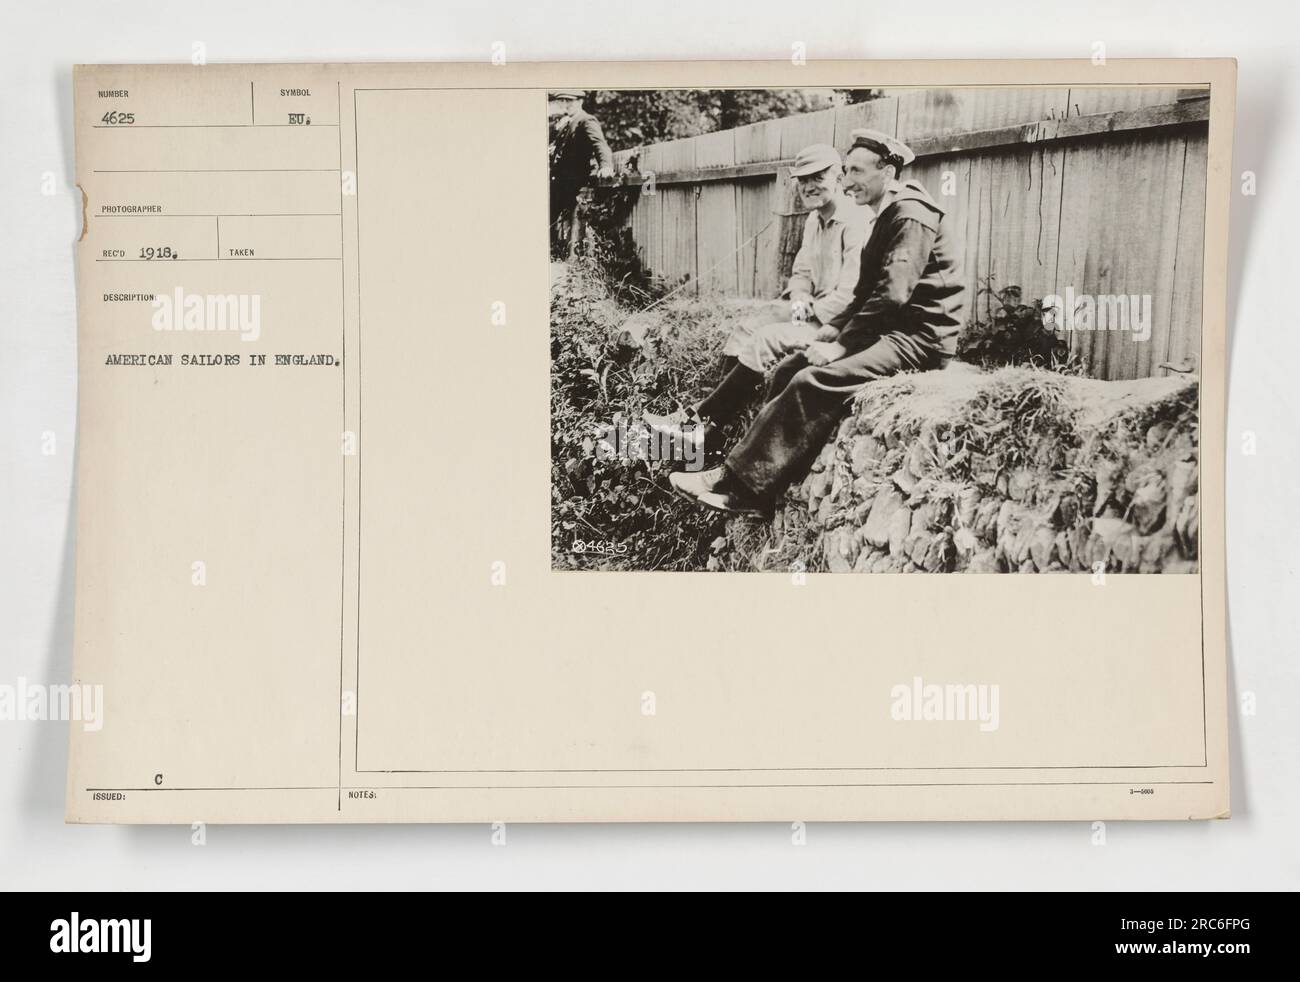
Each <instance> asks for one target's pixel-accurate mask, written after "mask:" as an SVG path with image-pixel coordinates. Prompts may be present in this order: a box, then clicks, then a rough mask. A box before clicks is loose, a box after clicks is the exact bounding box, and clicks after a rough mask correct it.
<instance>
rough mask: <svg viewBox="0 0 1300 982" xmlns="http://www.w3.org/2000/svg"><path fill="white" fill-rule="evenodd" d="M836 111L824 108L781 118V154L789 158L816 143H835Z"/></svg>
mask: <svg viewBox="0 0 1300 982" xmlns="http://www.w3.org/2000/svg"><path fill="white" fill-rule="evenodd" d="M835 112H836V111H835V110H834V109H822V110H820V111H819V112H815V113H800V114H798V115H797V116H787V117H785V119H783V120H781V156H782V157H783V158H785V159H787V160H788V159H790V158H792V157H794V155H795V154H797V153H798V152H799V151H800V150H802V149H803V148H804V147H807V146H811V145H812V144H814V143H830V144H834V142H835Z"/></svg>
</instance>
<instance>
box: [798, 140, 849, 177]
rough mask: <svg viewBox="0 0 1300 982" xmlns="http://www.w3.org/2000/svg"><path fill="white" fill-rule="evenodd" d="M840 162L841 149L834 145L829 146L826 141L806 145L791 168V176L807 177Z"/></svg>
mask: <svg viewBox="0 0 1300 982" xmlns="http://www.w3.org/2000/svg"><path fill="white" fill-rule="evenodd" d="M840 162H841V161H840V154H839V151H838V150H836V149H835V148H834V147H831V146H827V145H826V144H825V143H814V144H812V145H811V146H807V147H804V148H803V149H802V150H800V151H799V153H798V155H796V156H795V158H794V166H793V167H791V168H790V176H791V177H807V176H808V175H809V174H817V173H819V172H821V171H824V170H825V169H826V168H827V167H833V166H835V165H836V164H838V163H840Z"/></svg>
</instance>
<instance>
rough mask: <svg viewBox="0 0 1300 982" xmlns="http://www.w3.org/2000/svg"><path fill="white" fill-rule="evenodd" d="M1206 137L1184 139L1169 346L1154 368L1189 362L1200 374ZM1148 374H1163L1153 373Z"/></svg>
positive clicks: (1207, 150) (1206, 159)
mask: <svg viewBox="0 0 1300 982" xmlns="http://www.w3.org/2000/svg"><path fill="white" fill-rule="evenodd" d="M1206 139H1207V138H1206V134H1204V133H1201V134H1198V135H1195V136H1189V137H1188V138H1187V157H1186V160H1187V163H1186V165H1185V166H1184V168H1183V187H1182V201H1181V203H1180V205H1179V208H1178V250H1177V253H1176V254H1175V258H1174V285H1173V314H1172V316H1171V318H1170V324H1169V343H1168V344H1167V345H1166V347H1165V350H1164V353H1163V355H1160V353H1159V352H1157V364H1158V363H1159V362H1161V361H1164V362H1168V363H1170V364H1174V365H1177V364H1180V363H1183V362H1184V360H1185V359H1190V361H1191V363H1192V364H1193V365H1194V366H1195V370H1196V371H1197V372H1200V370H1201V317H1202V310H1201V306H1202V297H1201V283H1202V269H1203V267H1204V263H1205V171H1206V165H1207V163H1208V161H1209V148H1208V145H1207V142H1206ZM1152 374H1163V372H1158V371H1153V372H1152Z"/></svg>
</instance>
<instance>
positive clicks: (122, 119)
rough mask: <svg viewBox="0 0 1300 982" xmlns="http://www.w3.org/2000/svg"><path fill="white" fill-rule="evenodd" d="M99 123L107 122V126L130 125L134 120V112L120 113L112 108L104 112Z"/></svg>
mask: <svg viewBox="0 0 1300 982" xmlns="http://www.w3.org/2000/svg"><path fill="white" fill-rule="evenodd" d="M100 122H101V123H107V124H108V125H109V126H130V125H131V124H132V123H134V122H135V113H120V112H118V111H117V110H114V111H113V112H111V113H104V118H103V119H101V120H100Z"/></svg>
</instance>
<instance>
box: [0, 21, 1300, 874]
mask: <svg viewBox="0 0 1300 982" xmlns="http://www.w3.org/2000/svg"><path fill="white" fill-rule="evenodd" d="M921 12H923V13H921ZM1298 18H1300V15H1298V14H1297V8H1296V6H1295V5H1294V4H1293V3H1289V2H1288V3H1284V2H1281V0H1277V2H1273V3H1262V2H1256V3H1246V2H1236V3H1230V4H1228V3H1223V2H1221V0H1213V2H1209V0H1178V2H1143V3H1134V2H1132V0H1094V2H1090V3H1086V4H1081V3H1068V4H1060V5H1059V7H1057V8H1056V9H1053V5H1049V4H1045V3H1043V2H1042V0H1035V2H1020V3H1012V2H1005V0H1004V2H1001V3H999V2H996V0H979V2H973V0H927V2H925V3H923V4H906V3H898V2H889V3H880V2H874V0H871V2H863V0H859V2H853V3H848V2H827V0H812V2H808V3H804V4H791V3H789V2H772V0H739V2H735V0H733V2H730V3H706V2H703V0H693V2H691V3H685V4H680V5H678V4H663V3H654V4H637V5H633V4H623V3H617V2H611V0H601V2H583V3H569V4H566V5H564V6H563V7H561V6H559V5H555V4H540V3H536V2H522V0H513V2H506V0H495V2H487V3H485V2H482V0H479V2H474V3H468V2H465V3H455V4H440V5H435V4H419V3H414V2H400V3H399V2H391V0H390V2H379V0H371V2H358V3H345V2H339V0H333V2H315V3H312V4H293V3H288V2H283V0H257V2H253V3H241V2H231V3H214V2H209V3H198V2H193V0H190V2H184V0H167V2H145V3H111V2H105V0H81V2H75V3H62V4H57V5H55V4H47V3H38V2H35V0H28V2H25V3H22V4H16V3H13V2H11V0H5V3H4V10H3V16H2V17H0V23H3V24H4V27H3V31H2V32H0V37H2V40H0V107H2V108H0V155H2V156H0V164H2V165H3V166H2V169H0V332H2V333H0V684H11V685H12V684H16V682H17V679H18V678H19V677H20V676H21V677H25V678H27V679H28V680H30V681H34V682H47V683H58V682H66V681H67V680H68V679H69V677H70V648H71V639H72V584H73V561H74V559H73V557H74V553H75V550H74V541H73V533H72V527H73V514H74V507H75V498H74V496H73V461H74V452H73V451H74V446H75V435H76V432H75V430H76V427H75V420H76V397H77V391H76V364H77V351H76V310H75V299H74V296H75V292H74V282H75V280H74V264H73V243H74V242H75V240H76V238H77V235H78V233H79V231H80V229H79V222H80V204H79V201H78V198H77V194H76V189H75V188H74V187H73V131H72V85H71V82H72V66H73V65H74V64H77V63H99V62H188V61H189V60H190V54H191V50H192V45H193V43H194V42H195V41H202V42H203V43H204V44H205V45H206V47H207V60H208V63H209V64H213V63H216V62H250V61H252V62H256V61H261V62H274V61H308V62H319V61H391V60H401V61H486V60H488V59H489V58H490V56H491V51H492V45H493V43H494V42H497V41H501V42H503V43H504V44H505V50H506V56H507V58H508V60H511V61H551V60H554V61H561V60H583V59H591V58H594V57H599V58H601V59H609V60H615V59H617V60H624V59H629V60H635V59H680V58H691V59H710V58H725V59H742V58H771V59H787V58H789V57H790V54H791V45H792V44H793V43H795V42H803V43H804V44H805V45H806V46H807V57H808V58H809V59H810V60H813V59H832V58H975V57H979V58H1013V57H1018V58H1025V57H1061V58H1088V57H1090V56H1091V55H1092V51H1093V49H1092V45H1093V42H1094V41H1104V42H1105V44H1106V49H1107V50H1106V53H1107V55H1108V57H1110V58H1126V57H1155V56H1158V57H1187V56H1230V57H1235V58H1237V59H1238V61H1239V71H1240V75H1239V93H1238V99H1237V126H1236V137H1235V150H1234V157H1235V159H1234V169H1233V173H1234V174H1235V175H1240V174H1241V173H1242V171H1245V170H1251V171H1254V172H1255V173H1256V174H1257V175H1258V194H1257V196H1255V197H1247V196H1243V195H1240V194H1237V193H1234V196H1233V202H1232V235H1231V249H1230V255H1229V263H1230V269H1229V290H1228V332H1229V352H1230V355H1229V357H1230V361H1229V372H1230V379H1229V393H1228V395H1229V401H1228V461H1227V467H1228V599H1229V630H1230V637H1229V664H1228V668H1229V675H1230V679H1229V687H1230V688H1229V691H1230V696H1231V698H1232V699H1233V700H1234V707H1233V711H1232V712H1231V713H1230V717H1231V724H1230V730H1231V739H1232V782H1233V789H1232V809H1233V817H1232V819H1231V820H1229V821H1220V822H1198V823H1136V822H1135V823H1119V822H1112V823H1109V824H1108V827H1107V829H1106V844H1105V846H1104V847H1099V846H1095V845H1093V844H1092V840H1093V831H1092V828H1091V826H1090V824H1089V823H1087V822H1072V823H1061V824H1049V823H1044V824H1003V825H997V824H988V825H961V824H933V825H905V824H843V825H831V824H819V825H812V826H810V827H809V828H808V830H807V844H806V845H805V846H803V847H798V848H796V847H795V846H793V845H792V844H791V829H790V826H789V825H785V824H763V825H749V826H745V825H716V826H707V825H690V826H652V825H625V826H613V825H606V826H581V825H569V826H533V827H529V826H523V825H518V826H512V827H511V828H510V829H509V830H508V838H507V845H506V846H505V847H504V848H502V847H494V846H493V845H491V837H490V830H489V828H488V827H486V826H451V827H447V826H369V827H367V826H347V827H311V826H302V827H294V826H290V827H281V828H274V827H264V826H259V827H238V826H223V827H210V828H208V830H207V844H206V845H205V846H203V847H202V848H199V847H195V846H193V845H191V844H190V838H191V832H190V829H189V828H188V827H181V826H171V827H140V828H114V827H93V826H65V825H64V824H63V818H62V816H63V790H64V768H65V755H66V750H67V738H66V734H65V730H64V728H65V725H66V724H61V723H54V722H40V723H33V722H14V721H0V886H3V887H8V888H15V889H17V888H37V889H42V888H51V889H52V888H63V889H147V888H157V889H168V888H181V889H187V888H220V889H237V888H261V887H265V888H289V889H292V888H306V889H360V888H385V887H397V888H421V887H428V888H471V889H472V888H524V889H529V888H549V889H566V888H628V889H662V888H687V889H690V888H715V889H717V888H723V889H725V888H814V889H817V888H869V889H944V888H955V889H999V888H1025V889H1029V888H1043V889H1063V888H1074V889H1089V890H1092V889H1176V890H1184V889H1295V888H1296V887H1297V886H1298V885H1300V837H1298V836H1297V833H1296V817H1297V808H1298V806H1300V795H1298V794H1297V764H1298V763H1300V761H1298V755H1297V750H1298V749H1300V747H1298V745H1297V744H1298V741H1297V735H1298V734H1300V692H1297V658H1296V654H1297V652H1296V647H1297V645H1296V637H1297V632H1296V624H1297V608H1300V592H1298V591H1297V589H1296V587H1297V575H1296V547H1297V545H1298V544H1300V543H1297V534H1296V530H1295V525H1296V514H1297V509H1298V508H1300V501H1297V495H1296V493H1295V489H1294V486H1295V480H1296V478H1297V476H1300V475H1298V473H1297V468H1296V463H1295V460H1296V458H1295V451H1296V444H1297V440H1296V436H1295V432H1294V427H1295V425H1296V416H1297V413H1296V409H1297V387H1296V364H1297V361H1300V357H1298V356H1300V317H1298V316H1297V308H1296V304H1295V298H1296V296H1297V291H1298V289H1300V269H1297V267H1296V263H1297V260H1298V259H1300V255H1298V254H1297V252H1298V251H1297V249H1296V248H1295V234H1296V232H1295V229H1296V221H1297V218H1300V180H1297V176H1296V163H1297V161H1300V145H1297V142H1298V135H1300V134H1298V129H1297V123H1296V120H1297V115H1298V114H1300V80H1298V79H1297V76H1296V71H1295V67H1294V64H1293V63H1294V61H1295V58H1296V52H1297V51H1300V21H1298ZM46 172H52V173H53V174H54V175H55V179H56V181H57V191H56V193H55V194H54V195H53V196H47V195H43V194H42V193H41V185H42V180H43V176H44V175H45V174H46ZM1234 187H1239V181H1235V182H1234ZM46 431H50V432H53V433H54V434H55V435H56V440H57V452H56V453H54V454H53V455H44V454H42V452H41V443H42V435H43V434H44V433H45V432H46ZM1247 432H1250V433H1253V434H1254V435H1255V439H1256V445H1257V451H1256V453H1255V454H1253V455H1247V454H1245V453H1243V452H1242V447H1243V436H1244V434H1246V433H1247ZM686 643H692V642H691V640H690V639H686ZM1044 643H1045V650H1044V651H1043V656H1044V657H1051V651H1050V648H1047V647H1046V645H1048V644H1050V639H1047V638H1045V639H1044ZM1248 693H1253V694H1254V695H1255V698H1256V700H1257V710H1256V714H1255V715H1253V716H1248V715H1243V714H1241V713H1240V712H1238V711H1237V707H1236V705H1235V703H1237V702H1239V701H1240V700H1241V698H1242V697H1243V696H1244V695H1246V694H1248Z"/></svg>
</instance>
